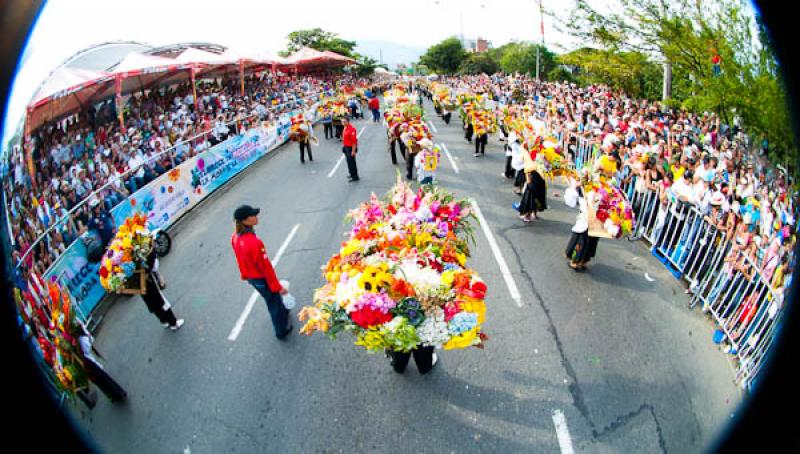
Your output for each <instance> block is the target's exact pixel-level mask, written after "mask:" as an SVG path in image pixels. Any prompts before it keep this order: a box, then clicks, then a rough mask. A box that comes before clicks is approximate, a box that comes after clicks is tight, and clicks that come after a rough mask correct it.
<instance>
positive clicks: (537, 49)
mask: <svg viewBox="0 0 800 454" xmlns="http://www.w3.org/2000/svg"><path fill="white" fill-rule="evenodd" d="M539 20H540V23H541V34H542V44H541V45H540V46H536V81H537V82H538V81H539V54H540V52H541V48H542V47H544V15H543V14H542V0H539Z"/></svg>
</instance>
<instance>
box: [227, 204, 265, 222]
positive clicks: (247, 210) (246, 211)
mask: <svg viewBox="0 0 800 454" xmlns="http://www.w3.org/2000/svg"><path fill="white" fill-rule="evenodd" d="M260 212H261V210H260V209H259V208H255V207H251V206H250V205H242V206H240V207H239V208H237V209H236V211H234V212H233V219H234V220H236V221H239V222H242V221H244V220H245V219H247V218H249V217H250V216H258V213H260Z"/></svg>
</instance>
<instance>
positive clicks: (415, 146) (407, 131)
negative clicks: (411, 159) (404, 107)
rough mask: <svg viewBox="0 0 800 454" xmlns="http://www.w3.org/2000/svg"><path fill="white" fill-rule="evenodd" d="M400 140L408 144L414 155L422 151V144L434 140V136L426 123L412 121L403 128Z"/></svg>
mask: <svg viewBox="0 0 800 454" xmlns="http://www.w3.org/2000/svg"><path fill="white" fill-rule="evenodd" d="M401 131H402V132H401V134H400V138H401V139H402V140H403V142H404V143H405V144H406V146H407V147H408V149H409V150H410V151H411V153H412V154H415V153H418V152H419V151H420V150H421V149H422V142H423V141H425V140H426V139H427V141H431V140H433V135H432V134H431V131H430V130H429V129H428V127H427V126H426V125H425V123H423V122H421V121H419V120H411V121H409V122H407V123H405V124H403V125H402V126H401Z"/></svg>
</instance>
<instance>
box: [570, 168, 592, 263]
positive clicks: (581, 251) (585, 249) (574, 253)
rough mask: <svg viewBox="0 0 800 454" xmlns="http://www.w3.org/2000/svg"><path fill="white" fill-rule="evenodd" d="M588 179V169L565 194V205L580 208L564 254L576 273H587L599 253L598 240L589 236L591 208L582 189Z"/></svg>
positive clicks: (572, 183) (573, 181) (572, 181)
mask: <svg viewBox="0 0 800 454" xmlns="http://www.w3.org/2000/svg"><path fill="white" fill-rule="evenodd" d="M588 179H589V172H588V169H584V171H583V172H582V174H581V178H580V180H581V181H577V180H575V179H572V180H571V181H570V186H569V188H567V190H566V191H565V192H564V203H565V204H566V205H567V206H568V207H570V208H578V215H577V216H576V218H575V225H574V226H572V236H571V237H570V239H569V243H567V249H566V251H565V252H564V256H565V257H566V259H567V260H568V261H569V267H570V268H572V269H573V270H575V271H585V270H586V263H587V262H589V260H591V259H592V257H594V256H595V253H596V252H597V243H598V238H596V237H592V236H589V207H588V205H587V203H586V198H585V197H584V194H583V187H582V186H583V183H584V182H588Z"/></svg>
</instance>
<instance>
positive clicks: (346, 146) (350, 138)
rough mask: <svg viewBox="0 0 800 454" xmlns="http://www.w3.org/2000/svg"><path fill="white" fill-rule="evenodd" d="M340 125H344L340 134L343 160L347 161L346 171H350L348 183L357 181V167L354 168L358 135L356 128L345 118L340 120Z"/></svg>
mask: <svg viewBox="0 0 800 454" xmlns="http://www.w3.org/2000/svg"><path fill="white" fill-rule="evenodd" d="M342 124H343V125H344V132H343V133H342V137H343V143H342V145H343V146H342V152H343V153H344V157H345V159H347V169H348V170H349V171H350V178H349V180H348V181H350V182H353V181H358V180H359V178H358V167H356V153H357V152H358V135H357V134H356V128H355V127H353V125H352V124H350V121H349V120H348V119H347V118H343V119H342Z"/></svg>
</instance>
